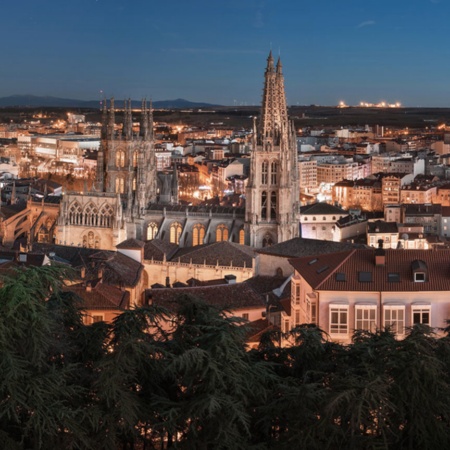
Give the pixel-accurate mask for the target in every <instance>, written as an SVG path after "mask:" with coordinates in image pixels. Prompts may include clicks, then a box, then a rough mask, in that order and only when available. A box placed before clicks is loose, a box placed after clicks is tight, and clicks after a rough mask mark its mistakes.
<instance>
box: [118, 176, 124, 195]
mask: <svg viewBox="0 0 450 450" xmlns="http://www.w3.org/2000/svg"><path fill="white" fill-rule="evenodd" d="M124 192H125V180H124V179H123V178H122V177H117V178H116V194H123V193H124Z"/></svg>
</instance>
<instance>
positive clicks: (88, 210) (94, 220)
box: [83, 203, 98, 226]
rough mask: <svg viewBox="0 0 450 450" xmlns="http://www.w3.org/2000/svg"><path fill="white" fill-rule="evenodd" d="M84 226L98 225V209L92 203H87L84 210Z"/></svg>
mask: <svg viewBox="0 0 450 450" xmlns="http://www.w3.org/2000/svg"><path fill="white" fill-rule="evenodd" d="M83 223H84V225H88V226H97V225H98V209H97V207H96V206H95V205H94V204H93V203H89V204H88V205H87V206H86V207H85V208H84V222H83Z"/></svg>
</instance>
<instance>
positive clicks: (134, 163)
mask: <svg viewBox="0 0 450 450" xmlns="http://www.w3.org/2000/svg"><path fill="white" fill-rule="evenodd" d="M137 162H138V152H133V167H137Z"/></svg>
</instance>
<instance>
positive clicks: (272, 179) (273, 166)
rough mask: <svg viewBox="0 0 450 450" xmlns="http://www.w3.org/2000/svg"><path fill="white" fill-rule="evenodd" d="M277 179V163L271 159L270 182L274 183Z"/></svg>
mask: <svg viewBox="0 0 450 450" xmlns="http://www.w3.org/2000/svg"><path fill="white" fill-rule="evenodd" d="M277 181H278V163H277V162H276V161H273V162H272V164H271V165H270V184H272V186H273V185H276V184H277Z"/></svg>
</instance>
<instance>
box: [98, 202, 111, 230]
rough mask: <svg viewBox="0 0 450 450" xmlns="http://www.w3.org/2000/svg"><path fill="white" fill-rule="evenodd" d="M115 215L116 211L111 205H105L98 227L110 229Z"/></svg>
mask: <svg viewBox="0 0 450 450" xmlns="http://www.w3.org/2000/svg"><path fill="white" fill-rule="evenodd" d="M113 214H114V211H113V208H112V206H111V205H107V204H106V205H103V206H102V207H101V208H100V217H99V220H98V223H97V226H99V227H108V228H109V227H110V226H111V225H112V218H113Z"/></svg>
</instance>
